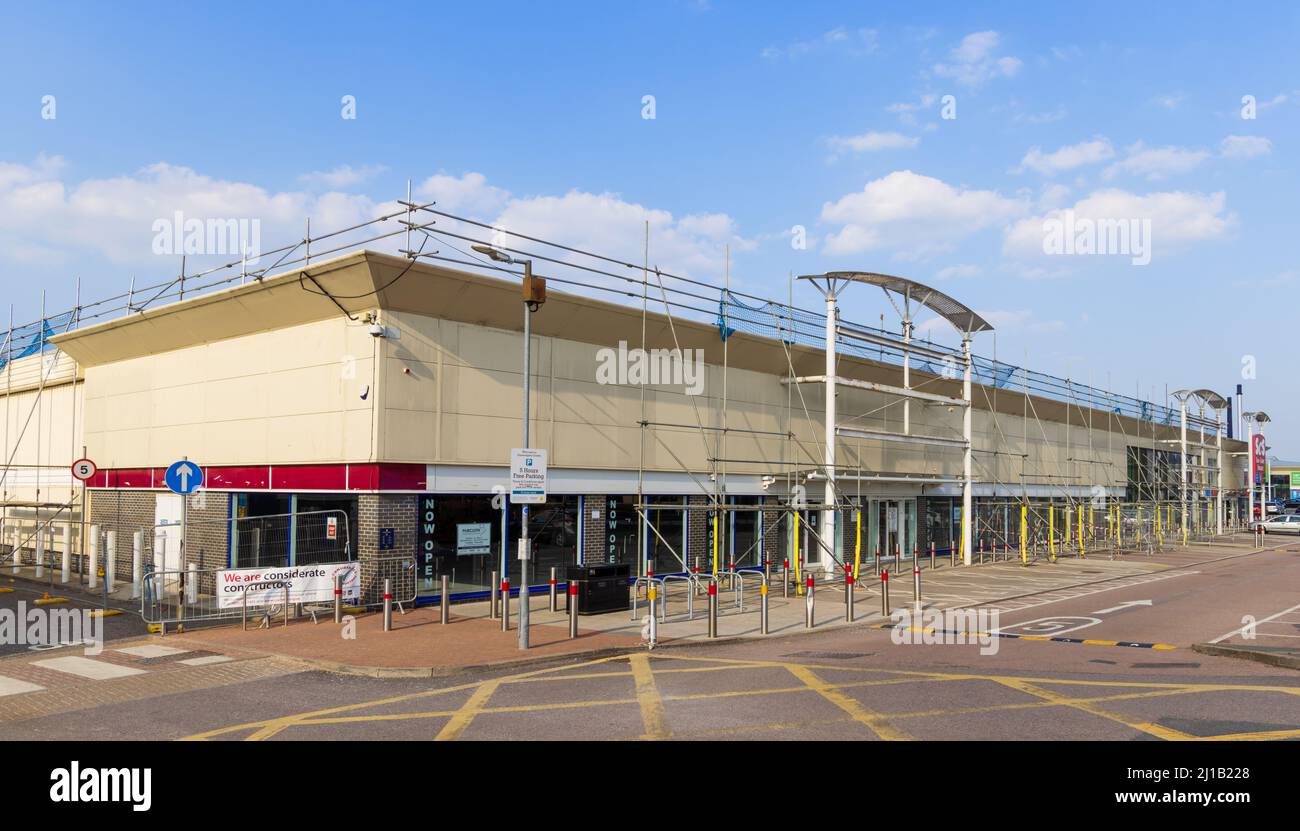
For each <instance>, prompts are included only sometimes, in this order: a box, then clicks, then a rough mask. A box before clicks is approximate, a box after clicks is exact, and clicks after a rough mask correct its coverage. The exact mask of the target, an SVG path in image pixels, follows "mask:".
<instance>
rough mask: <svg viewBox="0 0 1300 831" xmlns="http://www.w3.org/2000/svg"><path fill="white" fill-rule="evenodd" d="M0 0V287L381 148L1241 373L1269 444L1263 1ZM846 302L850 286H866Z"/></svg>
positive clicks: (322, 194) (1066, 349)
mask: <svg viewBox="0 0 1300 831" xmlns="http://www.w3.org/2000/svg"><path fill="white" fill-rule="evenodd" d="M3 14H4V19H5V26H4V27H3V29H2V30H0V125H3V129H2V131H0V274H2V275H3V286H4V289H5V295H6V297H5V298H4V299H5V300H7V301H8V303H12V304H14V306H15V315H16V317H17V318H18V319H19V320H20V321H21V320H31V319H35V317H36V316H37V314H38V308H39V303H40V291H41V289H42V288H44V289H45V290H46V291H47V293H48V304H49V308H50V309H52V310H54V309H62V308H66V307H68V306H70V305H71V304H72V297H73V288H72V287H73V285H74V279H75V278H76V277H80V278H81V280H82V291H83V296H85V297H90V298H94V297H99V296H102V295H106V294H116V293H118V292H120V291H123V290H124V289H125V287H126V284H127V281H128V280H129V279H130V277H131V276H132V275H135V276H136V277H137V279H139V280H140V281H142V282H152V281H155V280H158V279H162V278H165V277H167V276H170V275H172V274H174V273H176V271H177V269H178V263H177V262H176V260H177V258H176V257H172V256H160V255H158V254H155V253H154V252H153V251H152V249H151V242H152V239H153V231H152V228H151V225H152V223H153V221H154V220H155V219H157V218H159V217H168V216H171V215H172V212H173V211H174V210H183V211H186V212H187V214H188V215H191V216H193V215H199V216H203V215H211V216H218V217H252V218H257V219H259V220H260V221H261V223H262V236H263V244H264V247H270V245H272V244H275V243H277V242H278V241H280V240H283V239H285V238H286V237H292V236H295V235H298V234H299V233H300V230H301V224H302V217H304V216H306V215H310V216H311V217H312V222H313V227H314V228H324V227H330V226H331V225H334V226H338V225H343V224H350V223H351V222H353V221H357V220H358V219H361V218H368V217H369V216H371V215H373V214H374V213H377V212H378V211H379V210H381V209H382V208H383V207H384V206H385V205H386V204H391V201H392V200H393V199H396V198H398V197H400V196H401V195H402V194H403V192H404V189H405V184H406V181H407V180H408V179H411V180H413V181H414V182H415V185H416V187H417V189H418V190H419V191H420V192H421V194H422V195H423V196H425V197H427V198H436V199H437V200H438V201H439V202H440V203H441V204H442V205H444V206H446V207H448V208H449V209H451V210H453V211H454V212H457V213H464V214H467V215H471V216H474V217H477V218H480V219H483V220H485V221H489V222H496V223H500V224H503V225H506V226H507V227H510V228H512V229H515V230H521V231H532V232H536V233H538V234H540V235H542V236H547V237H554V238H557V239H561V240H566V241H571V242H573V243H576V244H580V245H584V246H588V247H591V248H593V249H595V250H598V251H602V252H606V253H609V254H612V255H614V256H618V257H622V258H625V259H630V260H635V259H638V258H639V255H640V234H641V222H642V219H643V218H645V217H647V216H648V217H650V218H651V224H652V239H651V259H652V260H653V261H655V262H659V263H661V264H662V265H664V266H665V267H671V268H674V269H676V270H680V271H685V272H688V273H690V274H691V275H692V276H694V277H697V278H700V279H707V280H711V281H716V282H718V283H720V282H721V280H722V263H723V253H722V252H723V250H724V246H726V245H728V244H729V245H730V246H731V251H732V280H733V285H736V286H737V287H743V288H744V289H746V290H748V291H752V292H754V293H757V294H763V295H772V296H777V297H784V296H785V291H786V275H787V273H788V272H790V271H793V272H794V273H796V274H799V273H814V272H821V271H825V270H830V269H836V268H857V269H863V270H875V271H886V272H890V273H895V274H900V275H902V276H907V277H911V278H913V279H917V280H920V281H922V282H930V283H933V284H935V285H937V286H938V287H940V288H941V289H942V290H944V291H946V292H948V293H949V294H952V295H954V296H956V297H957V298H959V299H961V300H963V301H964V302H966V303H967V304H969V305H971V306H972V307H974V308H976V309H977V310H979V311H981V312H984V313H985V314H986V316H987V317H989V318H990V320H992V321H993V322H994V324H995V325H996V326H997V335H996V351H997V354H998V357H1000V358H1004V359H1006V360H1009V361H1013V362H1018V363H1024V362H1027V363H1028V364H1029V365H1030V366H1032V367H1034V368H1036V369H1040V370H1044V371H1049V372H1055V373H1058V374H1061V375H1069V376H1071V377H1073V378H1076V379H1078V380H1081V381H1084V382H1087V381H1089V380H1091V381H1092V383H1094V384H1095V385H1097V386H1100V387H1105V386H1106V385H1107V383H1109V384H1110V385H1111V386H1112V387H1113V388H1114V389H1115V390H1116V391H1120V392H1126V393H1130V394H1132V393H1135V392H1137V391H1139V390H1140V392H1141V394H1142V395H1143V396H1151V395H1152V392H1153V389H1154V395H1155V398H1156V399H1157V400H1161V401H1163V400H1164V394H1165V389H1166V385H1168V388H1169V389H1176V388H1178V387H1180V386H1194V387H1211V388H1214V389H1216V390H1218V391H1220V392H1222V393H1224V394H1228V393H1230V392H1231V391H1232V390H1233V388H1234V387H1235V385H1236V384H1237V383H1243V384H1244V385H1245V391H1246V395H1247V403H1248V406H1249V407H1251V408H1264V409H1267V410H1269V411H1270V413H1271V414H1272V415H1273V417H1274V419H1275V424H1274V426H1273V429H1272V430H1271V431H1270V438H1271V440H1272V444H1273V445H1274V448H1275V452H1276V453H1277V454H1278V455H1280V456H1282V457H1284V458H1294V457H1297V456H1300V427H1297V426H1296V421H1295V419H1294V418H1292V417H1291V416H1290V413H1291V412H1293V411H1294V410H1295V409H1296V407H1297V406H1298V405H1300V392H1297V388H1296V385H1295V384H1294V383H1292V382H1291V377H1292V372H1293V369H1292V363H1293V361H1292V360H1291V354H1292V350H1291V348H1290V339H1291V338H1292V337H1293V334H1292V331H1291V330H1292V328H1293V326H1294V320H1295V318H1296V315H1295V314H1294V312H1293V311H1292V309H1293V307H1294V302H1293V297H1294V294H1295V292H1296V290H1297V289H1298V288H1300V265H1297V264H1296V261H1295V256H1294V254H1293V250H1292V245H1291V242H1292V240H1294V239H1296V238H1297V236H1300V234H1298V232H1300V222H1298V221H1297V218H1296V211H1295V210H1294V202H1295V198H1294V194H1296V193H1298V192H1300V187H1297V186H1298V185H1300V180H1298V177H1297V169H1296V166H1297V154H1298V153H1300V147H1297V141H1296V136H1297V135H1300V131H1297V126H1300V58H1298V57H1297V54H1296V50H1295V48H1294V44H1295V42H1296V38H1297V34H1300V31H1298V27H1297V22H1298V21H1297V17H1298V15H1300V7H1296V6H1295V4H1288V3H1276V4H1252V5H1251V6H1250V7H1249V8H1236V9H1225V8H1224V7H1223V6H1222V5H1213V4H1208V3H1206V4H1201V3H1180V4H1178V6H1177V10H1176V11H1174V7H1172V6H1167V5H1164V4H1132V3H1124V4H1119V3H1114V4H1109V3H1094V4H1088V5H1087V6H1086V7H1078V8H1076V7H1067V6H1064V5H1061V6H1059V7H1056V6H1052V5H1047V6H1045V7H1032V10H1031V7H1028V6H1025V5H1023V4H1011V3H1007V4H996V3H995V4H980V5H977V4H969V3H952V4H918V3H899V4H871V5H867V4H861V3H842V4H840V3H805V4H788V3H755V2H744V3H742V2H724V0H713V2H709V3H700V2H685V0H682V1H681V2H657V3H650V2H646V3H603V4H595V3H592V4H576V3H563V4H546V5H542V4H522V3H521V4H494V3H475V4H439V5H434V6H429V7H427V8H426V7H411V8H405V7H404V8H400V9H389V8H382V7H374V6H366V7H364V8H363V7H360V6H356V7H351V6H349V5H346V4H340V3H326V4H319V3H314V4H310V5H307V4H303V5H295V4H290V3H275V4H246V5H241V4H237V3H223V4H220V5H199V4H174V3H169V4H153V3H131V4H126V5H114V6H109V5H107V4H67V5H64V6H62V7H60V8H59V9H50V8H46V7H44V6H42V5H31V4H22V5H18V4H8V3H6V4H5V9H4V13H3ZM45 95H53V96H54V97H55V105H56V117H55V118H53V119H48V118H42V117H41V116H42V96H45ZM344 95H352V96H355V98H356V115H357V117H356V118H355V119H343V118H341V117H340V99H341V97H342V96H344ZM646 95H652V96H654V101H655V117H654V118H653V119H646V118H643V117H642V115H643V103H642V102H643V97H644V96H646ZM1247 95H1249V96H1254V99H1255V102H1256V106H1255V113H1254V115H1255V117H1254V118H1249V119H1248V118H1243V117H1242V115H1243V103H1242V99H1243V96H1247ZM944 96H953V99H954V100H955V107H956V117H955V118H943V117H942V116H943V113H942V107H943V101H944V98H943V97H944ZM1065 212H1073V213H1074V214H1075V215H1077V216H1080V217H1096V218H1102V219H1105V218H1114V219H1125V220H1127V219H1133V220H1139V221H1140V220H1143V219H1145V220H1149V222H1150V227H1151V258H1150V263H1149V264H1147V265H1140V266H1139V265H1134V264H1133V263H1132V261H1131V258H1130V257H1128V256H1119V255H1108V256H1101V255H1092V256H1085V255H1075V256H1064V255H1047V254H1045V253H1043V251H1042V247H1041V245H1040V244H1039V243H1040V242H1041V238H1042V228H1043V223H1044V221H1047V220H1051V219H1053V218H1059V217H1061V216H1063V215H1064V214H1065ZM796 225H798V226H802V227H803V228H804V229H805V230H806V234H807V240H808V242H807V246H806V247H805V248H804V249H802V250H799V249H796V248H794V247H792V245H791V229H792V228H793V227H794V226H796ZM797 291H798V294H797V298H796V299H797V301H798V302H800V303H801V304H803V305H807V306H812V305H814V304H815V302H816V300H815V295H813V293H812V292H811V290H810V289H808V288H807V287H803V288H801V289H798V290H797ZM843 308H844V313H845V316H846V317H849V318H851V319H857V320H862V321H873V320H876V319H877V316H878V315H879V314H880V312H881V311H883V309H882V308H881V298H880V296H879V295H878V294H874V295H873V294H870V293H867V292H860V293H858V294H856V295H853V296H849V297H846V298H845V301H844V303H843ZM935 331H936V334H937V333H938V330H937V329H936V330H935ZM978 348H979V350H980V351H981V352H983V353H985V354H990V353H992V352H993V351H994V348H995V344H994V341H993V339H992V338H990V337H985V338H984V339H983V341H982V342H981V343H980V344H979V346H978ZM1248 356H1249V357H1250V358H1251V359H1253V366H1254V370H1255V371H1254V375H1255V377H1254V378H1245V379H1243V378H1242V371H1243V360H1245V359H1247V357H1248Z"/></svg>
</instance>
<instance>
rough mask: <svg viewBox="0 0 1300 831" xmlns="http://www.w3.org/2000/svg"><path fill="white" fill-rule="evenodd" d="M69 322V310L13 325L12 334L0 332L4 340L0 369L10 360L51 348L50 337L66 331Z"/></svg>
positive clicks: (70, 316) (0, 349) (0, 351)
mask: <svg viewBox="0 0 1300 831" xmlns="http://www.w3.org/2000/svg"><path fill="white" fill-rule="evenodd" d="M71 322H72V312H70V311H69V312H63V313H62V314H57V315H54V316H53V317H47V318H45V319H44V320H40V321H37V322H35V323H25V324H23V325H22V326H15V327H14V330H13V334H12V335H9V334H7V333H0V338H3V340H4V341H5V342H4V344H3V345H2V346H0V370H2V369H4V368H5V367H6V366H8V365H9V362H10V361H16V360H18V359H19V358H26V357H28V356H30V355H36V354H38V353H40V352H45V351H47V350H50V349H53V348H54V346H53V345H52V344H51V343H50V338H52V337H54V336H55V335H57V334H61V333H63V332H66V331H67V330H68V327H69V324H71Z"/></svg>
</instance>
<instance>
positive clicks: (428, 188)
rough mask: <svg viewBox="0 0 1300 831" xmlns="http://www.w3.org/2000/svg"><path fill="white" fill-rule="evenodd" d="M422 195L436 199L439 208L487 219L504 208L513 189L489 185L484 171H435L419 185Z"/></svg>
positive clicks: (473, 217) (474, 217) (423, 197)
mask: <svg viewBox="0 0 1300 831" xmlns="http://www.w3.org/2000/svg"><path fill="white" fill-rule="evenodd" d="M416 194H418V195H419V197H420V198H421V199H429V200H433V201H435V202H437V204H436V205H435V206H434V207H436V208H437V209H438V210H440V211H447V212H448V213H453V214H464V215H467V216H469V217H470V218H471V219H480V220H482V219H486V218H488V217H491V216H492V215H493V214H495V213H496V212H497V211H499V210H501V208H503V207H504V206H505V204H506V202H507V201H508V200H509V199H510V192H509V191H506V190H503V189H502V188H498V187H495V186H494V185H489V184H488V181H487V177H486V176H484V175H483V174H482V173H474V172H470V173H465V174H463V175H461V176H448V175H447V174H445V173H436V174H434V175H433V176H430V177H429V178H428V179H425V180H424V181H423V182H421V183H420V185H419V187H418V188H416Z"/></svg>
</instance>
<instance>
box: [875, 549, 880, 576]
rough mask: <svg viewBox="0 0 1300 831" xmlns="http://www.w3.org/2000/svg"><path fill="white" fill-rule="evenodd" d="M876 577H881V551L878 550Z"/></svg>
mask: <svg viewBox="0 0 1300 831" xmlns="http://www.w3.org/2000/svg"><path fill="white" fill-rule="evenodd" d="M876 576H877V577H879V576H880V549H879V548H877V549H876Z"/></svg>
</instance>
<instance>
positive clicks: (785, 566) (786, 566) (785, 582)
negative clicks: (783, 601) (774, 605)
mask: <svg viewBox="0 0 1300 831" xmlns="http://www.w3.org/2000/svg"><path fill="white" fill-rule="evenodd" d="M781 596H782V597H784V598H787V599H788V598H789V597H790V561H789V560H783V561H782V563H781Z"/></svg>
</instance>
